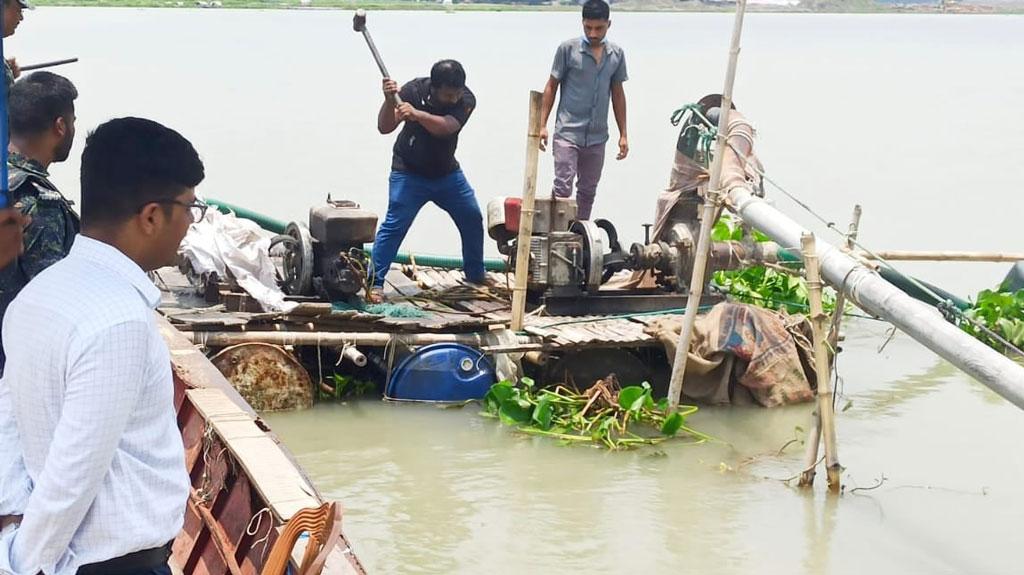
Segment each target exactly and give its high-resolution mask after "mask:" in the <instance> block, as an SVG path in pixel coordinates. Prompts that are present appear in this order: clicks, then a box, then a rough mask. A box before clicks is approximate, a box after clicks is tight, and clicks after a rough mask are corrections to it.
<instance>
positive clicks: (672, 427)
mask: <svg viewBox="0 0 1024 575" xmlns="http://www.w3.org/2000/svg"><path fill="white" fill-rule="evenodd" d="M667 404H668V400H667V399H662V400H661V401H658V402H655V401H654V398H653V397H651V386H650V384H648V383H646V382H644V383H643V384H642V385H631V386H628V387H620V386H619V382H618V379H617V378H616V377H615V375H609V376H608V377H606V378H605V379H602V380H599V381H598V382H597V383H595V384H594V386H593V387H591V388H589V389H587V390H586V391H584V392H579V391H576V390H573V389H569V388H568V387H565V386H563V385H559V386H557V387H554V388H539V387H537V385H536V384H535V383H534V381H533V380H532V379H530V378H528V377H524V378H522V379H521V380H519V383H518V384H516V383H512V382H510V381H503V382H500V383H496V384H494V385H493V386H491V389H490V391H488V392H487V395H486V396H485V397H484V406H485V409H486V413H485V414H486V415H489V416H492V417H497V418H498V419H500V420H501V422H502V423H504V424H506V425H510V426H513V427H516V428H517V429H518V430H519V431H521V432H523V433H528V434H531V435H541V436H545V437H551V438H554V439H559V440H562V441H564V442H566V443H594V444H598V445H602V446H605V447H608V448H609V449H628V448H631V447H636V446H638V445H653V444H657V443H661V442H662V441H665V440H667V439H670V438H673V437H680V436H682V435H685V436H686V437H688V438H689V439H690V440H691V443H695V444H696V443H704V442H705V441H712V440H713V438H712V437H710V436H708V435H705V434H703V433H700V432H699V431H696V430H694V429H691V428H689V427H687V426H686V418H687V417H689V416H690V415H692V414H694V413H695V412H696V411H697V408H696V407H695V406H690V405H682V406H679V409H677V410H675V411H672V412H668V410H667V406H668V405H667Z"/></svg>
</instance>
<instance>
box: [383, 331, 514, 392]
mask: <svg viewBox="0 0 1024 575" xmlns="http://www.w3.org/2000/svg"><path fill="white" fill-rule="evenodd" d="M494 382H495V375H494V366H493V365H492V364H491V361H490V360H489V359H488V358H487V357H485V356H484V355H483V354H481V353H480V352H479V351H478V350H476V349H473V348H472V347H469V346H466V345H462V344H458V343H435V344H432V345H428V346H425V347H421V348H420V349H418V350H416V352H415V353H413V354H412V355H410V356H408V357H406V358H405V359H403V360H402V361H401V363H399V364H398V367H397V368H396V369H395V371H394V372H392V373H391V380H390V381H389V382H388V385H387V388H386V389H385V392H384V395H385V396H386V397H387V398H388V399H399V400H407V401H466V400H467V399H483V397H484V395H486V394H487V391H488V390H489V389H490V388H491V385H493V384H494Z"/></svg>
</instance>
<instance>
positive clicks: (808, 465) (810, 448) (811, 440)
mask: <svg viewBox="0 0 1024 575" xmlns="http://www.w3.org/2000/svg"><path fill="white" fill-rule="evenodd" d="M860 215H861V207H860V205H859V204H858V205H856V206H854V207H853V218H852V219H851V220H850V227H849V228H848V230H847V233H846V249H847V250H849V251H853V247H854V242H855V241H856V240H857V233H858V230H859V229H860ZM838 292H839V293H838V295H836V309H835V310H834V311H833V312H832V324H831V329H830V331H829V334H828V345H829V347H831V348H832V349H833V350H835V349H836V346H837V345H838V344H839V326H840V324H841V323H842V320H843V310H844V309H845V308H846V293H845V292H843V290H841V289H840V290H838ZM832 359H833V362H834V361H835V355H833V358H832ZM833 367H834V363H833ZM820 415H821V412H820V410H819V409H817V408H815V410H814V413H812V414H811V428H810V429H809V430H808V432H807V451H806V455H805V457H804V471H803V473H801V474H800V483H799V486H800V487H810V486H812V485H814V476H815V474H816V472H815V468H816V467H817V466H816V465H815V464H816V463H817V462H818V446H819V445H821V417H820Z"/></svg>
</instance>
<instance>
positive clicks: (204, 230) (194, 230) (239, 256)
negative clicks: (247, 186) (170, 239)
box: [180, 209, 298, 311]
mask: <svg viewBox="0 0 1024 575" xmlns="http://www.w3.org/2000/svg"><path fill="white" fill-rule="evenodd" d="M271 238H273V234H271V233H270V232H268V231H266V230H264V229H263V228H261V227H259V225H257V224H256V223H255V222H253V221H251V220H246V219H243V218H236V217H235V216H234V215H230V214H222V213H220V212H218V211H217V210H215V209H210V210H207V212H206V217H205V218H203V220H202V221H201V222H198V223H195V224H192V226H191V227H190V228H189V230H188V234H186V235H185V240H184V241H182V242H181V248H180V250H181V253H182V254H184V255H185V257H186V258H188V261H189V262H190V263H191V264H192V268H193V269H194V270H195V272H196V273H197V274H200V275H201V274H206V273H210V272H217V275H219V276H220V277H222V278H227V277H231V278H234V280H235V282H237V283H238V285H239V286H240V287H241V288H242V289H244V290H245V291H246V292H247V293H248V294H249V295H251V296H252V297H253V299H255V300H256V301H258V302H260V305H262V306H263V309H264V310H266V311H289V310H290V309H292V308H294V307H295V306H296V305H298V304H296V303H295V302H287V301H285V300H284V293H283V292H282V291H281V290H280V288H278V287H277V279H276V275H275V270H274V263H273V261H271V259H270V240H271Z"/></svg>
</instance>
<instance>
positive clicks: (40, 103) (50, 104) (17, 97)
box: [8, 71, 78, 136]
mask: <svg viewBox="0 0 1024 575" xmlns="http://www.w3.org/2000/svg"><path fill="white" fill-rule="evenodd" d="M9 97H10V100H9V102H8V115H9V117H10V122H11V124H10V126H11V134H12V135H15V136H31V135H34V134H39V133H42V132H45V131H46V130H49V129H50V128H51V127H52V126H53V123H54V122H56V121H57V118H67V117H68V116H71V115H72V114H74V112H75V98H77V97H78V90H76V89H75V85H74V84H72V83H71V81H70V80H68V79H67V78H65V77H64V76H58V75H57V74H54V73H53V72H46V71H42V72H33V73H31V74H29V75H28V76H25V77H24V78H22V79H20V80H18V81H17V82H15V83H14V86H12V87H11V92H10V95H9Z"/></svg>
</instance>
